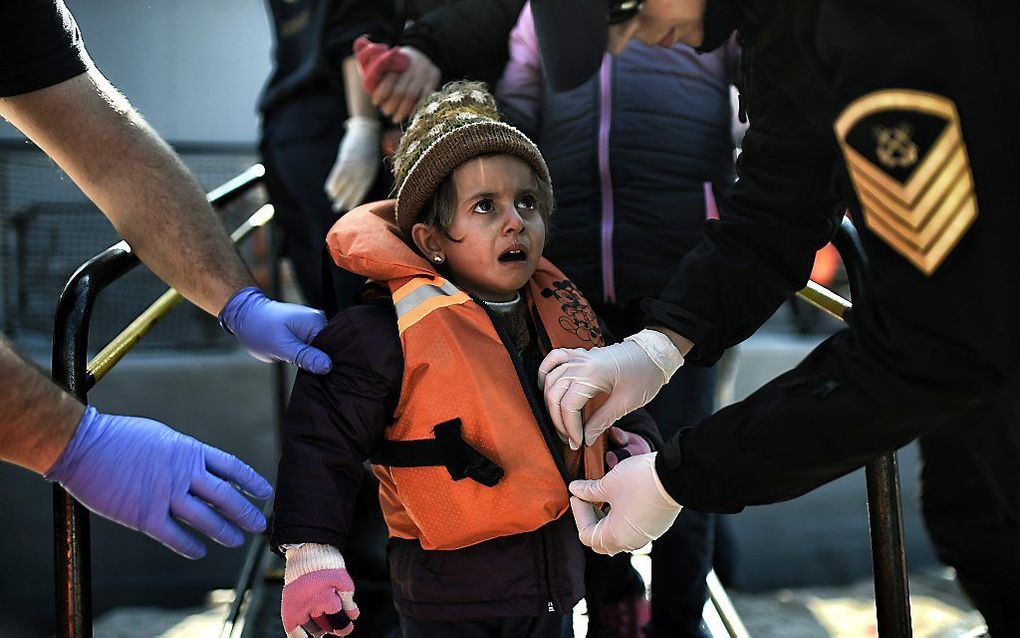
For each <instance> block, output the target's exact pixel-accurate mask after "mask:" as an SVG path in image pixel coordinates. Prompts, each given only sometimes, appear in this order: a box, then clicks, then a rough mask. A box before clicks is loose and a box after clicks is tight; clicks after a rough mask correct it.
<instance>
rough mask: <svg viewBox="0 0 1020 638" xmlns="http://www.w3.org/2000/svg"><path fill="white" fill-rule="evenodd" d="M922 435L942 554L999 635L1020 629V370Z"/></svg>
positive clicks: (927, 491) (932, 527) (927, 499)
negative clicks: (994, 392)
mask: <svg viewBox="0 0 1020 638" xmlns="http://www.w3.org/2000/svg"><path fill="white" fill-rule="evenodd" d="M920 442H921V454H922V462H923V465H922V469H921V483H922V491H921V505H922V508H923V512H924V520H925V524H926V525H927V527H928V532H929V534H930V535H931V538H932V541H933V542H934V544H935V549H936V551H937V552H938V554H939V557H940V558H941V559H942V560H943V561H945V562H946V563H947V564H948V565H950V566H952V567H953V568H954V569H955V570H956V574H957V578H958V580H959V582H960V586H961V587H962V588H963V590H964V591H965V592H966V593H967V595H968V596H969V597H970V599H971V600H972V601H973V602H974V606H975V607H977V609H978V611H980V612H981V614H982V615H983V616H984V617H985V621H986V622H987V624H988V629H989V632H990V633H991V635H992V636H995V637H998V636H1018V635H1020V376H1018V377H1014V378H1012V379H1010V380H1008V382H1007V383H1006V384H1005V385H1004V387H1003V389H1002V391H1001V392H1000V394H999V396H998V397H996V399H995V400H994V401H992V402H990V403H989V404H988V405H986V406H984V407H983V408H982V409H980V410H978V411H977V412H974V413H972V414H969V415H967V416H966V417H964V418H960V419H957V420H955V421H953V422H951V423H948V424H946V425H943V426H941V427H938V428H936V429H935V430H933V431H931V432H929V433H928V434H925V435H924V436H922V437H921V439H920Z"/></svg>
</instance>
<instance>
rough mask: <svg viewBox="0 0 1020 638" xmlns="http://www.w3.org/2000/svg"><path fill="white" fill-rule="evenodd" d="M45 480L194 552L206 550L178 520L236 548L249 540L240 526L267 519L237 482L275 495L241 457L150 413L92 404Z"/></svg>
mask: <svg viewBox="0 0 1020 638" xmlns="http://www.w3.org/2000/svg"><path fill="white" fill-rule="evenodd" d="M46 479H47V480H50V481H56V482H58V483H60V484H61V485H63V486H64V489H66V490H67V491H68V492H70V494H71V495H72V496H74V497H75V498H76V499H78V500H79V501H81V503H82V504H83V505H85V506H86V507H88V508H89V509H90V510H92V511H93V512H95V513H97V514H100V515H102V516H105V517H106V518H109V519H111V520H114V521H116V522H118V523H120V524H122V525H124V526H126V527H130V528H131V529H136V530H138V531H140V532H143V533H145V534H147V535H149V536H151V537H152V538H154V539H156V540H158V541H159V542H161V543H163V544H164V545H166V546H167V547H169V548H170V549H172V550H174V551H175V552H177V553H178V554H182V555H183V556H186V557H188V558H201V557H203V556H205V545H203V544H202V542H201V541H199V540H198V539H197V538H195V536H194V535H192V534H190V533H188V532H187V531H185V529H184V527H182V526H181V525H180V524H179V523H178V520H179V521H183V522H185V523H187V524H188V525H190V526H192V527H194V528H195V529H196V530H198V531H199V532H201V533H203V534H205V535H206V536H208V537H210V538H212V539H213V540H214V541H216V542H217V543H220V544H221V545H226V546H227V547H237V546H239V545H240V544H241V543H243V542H244V535H243V534H242V533H241V530H240V529H238V527H240V528H242V529H244V530H247V531H249V532H261V531H262V530H264V529H265V528H266V518H265V516H263V515H262V512H260V511H259V510H258V509H257V508H256V507H255V506H253V505H252V504H251V503H250V502H248V499H246V498H244V497H243V496H242V495H241V494H239V493H238V492H237V489H235V487H234V485H231V483H233V484H235V485H237V486H238V487H239V488H240V489H242V490H244V491H245V492H248V493H249V494H251V495H252V496H254V497H255V498H258V499H262V500H264V499H267V498H269V496H270V495H271V494H272V493H273V488H272V487H271V486H270V485H269V483H267V482H266V480H265V479H264V478H262V477H261V476H259V475H258V474H257V473H256V472H255V470H253V469H251V468H250V467H248V466H247V465H245V464H244V463H243V462H241V461H240V460H238V459H237V457H235V456H232V455H230V454H227V453H226V452H224V451H222V450H218V449H216V448H214V447H212V446H209V445H206V444H205V443H202V442H201V441H197V440H195V439H193V438H191V437H190V436H185V435H183V434H181V433H180V432H177V431H176V430H172V429H170V428H168V427H167V426H165V425H163V424H162V423H158V422H156V421H153V420H151V419H143V418H140V417H133V416H114V415H109V414H101V413H100V412H97V411H96V410H95V408H91V407H88V408H86V409H85V414H84V415H83V416H82V419H81V422H80V423H79V424H78V429H77V430H76V431H75V434H74V437H73V438H72V439H71V441H70V443H68V444H67V447H66V448H65V449H64V451H63V453H61V455H60V458H59V459H57V462H56V463H55V464H54V465H53V467H52V468H50V471H49V472H48V473H47V474H46ZM175 519H177V520H175Z"/></svg>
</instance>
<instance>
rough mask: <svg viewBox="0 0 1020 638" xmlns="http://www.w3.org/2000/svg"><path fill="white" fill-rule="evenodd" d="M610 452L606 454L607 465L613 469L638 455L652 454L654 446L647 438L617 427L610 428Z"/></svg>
mask: <svg viewBox="0 0 1020 638" xmlns="http://www.w3.org/2000/svg"><path fill="white" fill-rule="evenodd" d="M608 443H609V445H608V447H609V451H608V452H606V465H607V466H608V467H609V468H610V469H612V468H614V467H616V464H617V463H619V462H620V461H623V460H625V459H629V458H630V457H632V456H637V455H638V454H650V453H651V451H652V446H651V444H650V443H648V441H647V440H646V439H645V437H643V436H641V435H640V434H634V433H633V432H627V431H626V430H624V429H622V428H618V427H616V426H615V425H614V426H612V427H611V428H609V441H608Z"/></svg>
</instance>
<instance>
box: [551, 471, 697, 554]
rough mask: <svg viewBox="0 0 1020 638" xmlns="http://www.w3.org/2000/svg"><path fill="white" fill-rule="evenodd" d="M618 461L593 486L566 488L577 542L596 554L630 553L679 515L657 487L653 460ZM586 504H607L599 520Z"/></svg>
mask: <svg viewBox="0 0 1020 638" xmlns="http://www.w3.org/2000/svg"><path fill="white" fill-rule="evenodd" d="M656 454H658V452H653V453H651V454H640V455H638V456H632V457H630V458H629V459H624V460H623V461H620V463H619V464H617V466H616V467H614V468H613V469H611V470H609V472H608V473H607V474H606V475H605V476H603V477H602V478H600V479H598V480H597V481H574V482H572V483H571V484H570V493H571V494H573V496H571V497H570V508H571V510H573V512H574V521H575V522H576V523H577V535H578V538H580V539H581V542H582V543H584V544H585V545H587V546H588V547H591V548H592V549H593V550H595V552H597V553H599V554H608V555H610V556H613V555H614V554H619V553H620V552H632V551H634V550H636V549H638V548H640V547H644V546H645V545H647V544H648V543H649V542H650V541H653V540H655V539H656V538H658V537H660V536H662V535H663V534H664V533H665V532H666V530H668V529H669V528H670V526H671V525H673V521H675V520H676V517H677V515H678V514H679V513H680V509H681V508H680V504H679V503H677V502H676V501H674V500H673V498H672V497H671V496H670V495H669V494H668V493H667V492H666V489H665V488H664V487H662V483H661V482H660V481H659V477H658V475H657V474H656V473H655V455H656ZM592 503H608V504H609V506H610V509H609V514H607V515H606V517H605V518H603V519H601V520H599V517H598V515H597V514H596V513H595V510H594V509H593V506H592Z"/></svg>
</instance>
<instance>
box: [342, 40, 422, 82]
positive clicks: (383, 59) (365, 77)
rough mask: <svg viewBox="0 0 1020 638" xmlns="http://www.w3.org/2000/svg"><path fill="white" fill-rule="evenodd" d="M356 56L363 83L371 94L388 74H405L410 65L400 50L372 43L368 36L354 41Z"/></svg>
mask: <svg viewBox="0 0 1020 638" xmlns="http://www.w3.org/2000/svg"><path fill="white" fill-rule="evenodd" d="M354 55H355V56H356V57H357V59H358V66H359V67H361V82H362V84H364V85H365V90H366V91H368V93H370V94H371V93H374V92H375V89H376V87H378V86H379V82H381V81H382V79H383V77H384V76H385V75H386V74H387V73H403V72H404V71H406V70H407V66H408V64H409V63H410V61H409V60H408V59H407V56H406V55H405V54H404V52H403V51H401V50H400V49H399V48H397V47H390V46H388V45H385V44H380V43H377V42H372V41H371V40H369V39H368V38H367V37H366V36H360V37H359V38H358V39H357V40H355V41H354Z"/></svg>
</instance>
